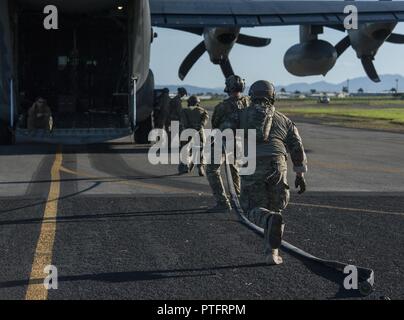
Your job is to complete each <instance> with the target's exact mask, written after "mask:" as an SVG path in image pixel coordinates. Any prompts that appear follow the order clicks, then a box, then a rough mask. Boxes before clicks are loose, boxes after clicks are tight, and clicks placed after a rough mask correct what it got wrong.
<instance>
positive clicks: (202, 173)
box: [198, 166, 206, 177]
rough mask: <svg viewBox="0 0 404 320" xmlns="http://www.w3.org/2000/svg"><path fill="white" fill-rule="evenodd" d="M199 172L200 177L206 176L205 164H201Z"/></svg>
mask: <svg viewBox="0 0 404 320" xmlns="http://www.w3.org/2000/svg"><path fill="white" fill-rule="evenodd" d="M198 173H199V176H200V177H206V171H205V166H199V167H198Z"/></svg>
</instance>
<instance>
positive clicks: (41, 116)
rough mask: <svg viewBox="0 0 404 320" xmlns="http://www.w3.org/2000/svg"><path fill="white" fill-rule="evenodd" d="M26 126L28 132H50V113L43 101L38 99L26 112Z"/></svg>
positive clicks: (51, 120) (51, 121) (51, 125)
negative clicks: (39, 130)
mask: <svg viewBox="0 0 404 320" xmlns="http://www.w3.org/2000/svg"><path fill="white" fill-rule="evenodd" d="M27 122H28V123H27V126H28V129H29V130H36V129H42V130H46V131H51V130H52V127H53V119H52V111H51V109H50V108H49V106H48V103H47V102H46V100H45V99H43V98H41V97H39V98H38V99H36V101H35V103H34V104H33V105H32V107H31V108H30V109H29V110H28V121H27Z"/></svg>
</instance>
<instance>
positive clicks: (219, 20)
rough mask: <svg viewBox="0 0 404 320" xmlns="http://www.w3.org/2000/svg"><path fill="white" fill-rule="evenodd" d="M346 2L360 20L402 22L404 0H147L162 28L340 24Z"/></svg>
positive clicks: (154, 22) (158, 24)
mask: <svg viewBox="0 0 404 320" xmlns="http://www.w3.org/2000/svg"><path fill="white" fill-rule="evenodd" d="M347 5H355V6H356V7H357V8H358V13H359V22H360V23H367V22H401V21H404V1H355V2H354V1H328V0H326V1H322V0H321V1H313V0H312V1H305V0H303V1H298V0H284V1H279V0H274V1H272V0H150V6H151V13H152V24H153V25H154V26H156V27H166V28H192V27H226V26H237V27H256V26H280V25H305V24H311V25H341V24H343V21H344V18H345V17H346V15H345V14H344V8H345V7H346V6H347Z"/></svg>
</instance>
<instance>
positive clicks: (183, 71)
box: [178, 41, 206, 80]
mask: <svg viewBox="0 0 404 320" xmlns="http://www.w3.org/2000/svg"><path fill="white" fill-rule="evenodd" d="M205 52H206V47H205V42H204V41H202V42H201V43H199V44H198V45H197V46H196V47H195V48H194V49H193V50H192V51H191V52H190V53H189V54H188V55H187V57H186V58H185V59H184V61H183V62H182V64H181V66H180V69H179V71H178V76H179V77H180V79H181V80H184V79H185V77H186V76H187V74H188V73H189V71H190V70H191V69H192V67H193V66H194V64H195V63H196V62H197V61H198V60H199V58H200V57H201V56H202V55H203V54H204V53H205Z"/></svg>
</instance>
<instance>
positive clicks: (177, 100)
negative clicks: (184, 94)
mask: <svg viewBox="0 0 404 320" xmlns="http://www.w3.org/2000/svg"><path fill="white" fill-rule="evenodd" d="M181 112H182V100H181V97H180V96H179V95H176V96H175V97H174V98H172V99H171V101H170V108H169V113H170V116H169V117H168V126H169V125H170V122H171V121H180V120H181Z"/></svg>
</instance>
